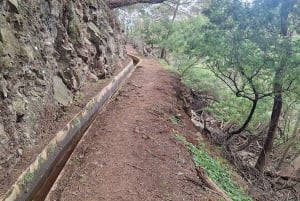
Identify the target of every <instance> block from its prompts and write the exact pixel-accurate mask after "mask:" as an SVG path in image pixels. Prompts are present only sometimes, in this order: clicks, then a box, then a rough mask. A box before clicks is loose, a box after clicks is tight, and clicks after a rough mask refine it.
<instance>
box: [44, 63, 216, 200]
mask: <svg viewBox="0 0 300 201" xmlns="http://www.w3.org/2000/svg"><path fill="white" fill-rule="evenodd" d="M176 84H177V80H176V78H175V76H174V75H172V74H171V73H169V72H167V71H166V70H164V69H163V68H162V67H161V65H160V64H159V63H158V62H157V61H154V60H151V59H143V62H142V64H141V66H140V67H138V68H137V70H136V71H135V72H134V73H133V75H132V77H131V78H130V79H129V81H128V82H127V83H126V84H125V85H124V86H123V87H122V89H121V90H120V91H119V92H118V96H116V97H115V99H114V100H113V101H112V102H110V103H109V104H108V105H107V106H106V108H105V109H104V110H103V111H102V112H101V113H100V114H99V115H98V117H97V119H96V120H95V122H94V123H93V125H92V126H91V128H90V129H89V130H88V131H87V133H86V135H85V137H84V139H83V141H82V142H81V144H80V145H79V146H78V147H77V148H76V151H75V152H74V153H73V155H72V157H71V159H70V160H69V162H68V163H67V165H66V167H65V170H64V171H63V173H62V174H61V179H59V180H58V181H57V183H56V184H55V188H53V190H52V192H51V193H50V194H49V196H48V200H51V201H53V200H64V201H71V200H72V201H75V200H76V201H80V200H85V201H86V200H90V201H94V200H95V201H102V200H105V201H110V200H115V201H125V200H126V201H146V200H147V201H154V200H173V201H184V200H188V201H192V200H199V201H200V200H203V201H205V200H218V198H217V197H216V196H213V195H211V194H210V195H209V194H208V192H206V191H205V190H203V188H202V187H201V186H200V185H198V184H197V183H199V180H198V178H197V176H196V172H195V170H194V165H193V162H192V160H191V156H190V154H189V153H188V151H187V150H186V148H185V147H184V146H183V145H182V144H181V143H180V142H179V141H178V140H177V139H176V137H175V134H174V133H176V132H178V133H182V134H184V135H186V136H187V137H188V139H190V140H195V139H196V138H197V136H196V133H197V130H196V128H195V127H194V126H193V125H192V123H191V122H190V120H189V117H188V116H187V115H186V114H185V113H184V111H183V109H182V106H181V102H180V101H179V100H178V98H177V97H176V91H175V89H174V87H176ZM173 115H176V116H178V117H180V122H179V124H173V123H172V122H171V120H170V118H171V117H172V116H173Z"/></svg>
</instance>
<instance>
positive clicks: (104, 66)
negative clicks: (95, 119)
mask: <svg viewBox="0 0 300 201" xmlns="http://www.w3.org/2000/svg"><path fill="white" fill-rule="evenodd" d="M0 8H1V9H0V22H1V23H0V100H1V101H0V111H1V112H0V114H1V115H0V123H1V125H2V126H3V127H4V128H5V132H4V133H1V134H0V135H1V136H0V141H1V139H4V138H5V139H6V140H8V142H7V143H6V144H5V146H4V145H3V146H2V144H1V143H0V160H2V159H3V161H9V162H5V168H4V165H2V163H0V182H1V181H2V178H3V177H2V175H6V173H7V172H5V171H9V169H13V166H14V165H15V164H16V163H17V161H18V160H19V158H20V153H18V149H23V148H24V146H31V145H32V144H34V143H36V142H35V140H37V139H39V133H36V131H37V129H38V127H39V123H40V122H39V120H40V119H41V118H40V117H41V115H42V114H43V111H44V109H45V108H47V107H54V108H55V109H57V110H59V109H60V107H61V105H64V106H66V105H69V104H70V103H71V102H72V99H73V96H74V95H73V94H75V93H77V92H78V91H79V90H80V89H81V87H82V86H84V85H85V84H87V82H95V81H97V80H98V78H99V77H103V78H106V77H109V76H111V75H112V74H113V73H114V70H115V68H117V67H118V65H117V64H118V63H120V62H119V61H117V60H119V58H120V59H123V58H125V59H126V55H124V54H125V50H124V41H123V36H122V35H121V28H120V26H119V25H118V23H117V20H116V19H115V17H114V15H113V13H112V11H111V10H110V9H109V8H108V7H107V5H106V4H105V2H104V1H103V0H88V1H81V0H73V1H69V0H51V1H49V0H38V1H33V0H31V1H23V0H3V1H1V0H0ZM117 62H118V63H117ZM54 113H55V112H54ZM7 137H8V138H7ZM8 158H10V159H9V160H8ZM0 162H1V161H0ZM3 164H4V163H3ZM6 168H8V169H6Z"/></svg>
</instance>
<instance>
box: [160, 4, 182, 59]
mask: <svg viewBox="0 0 300 201" xmlns="http://www.w3.org/2000/svg"><path fill="white" fill-rule="evenodd" d="M179 6H180V0H178V1H176V7H175V9H174V12H173V17H172V23H171V25H170V27H169V29H168V33H167V36H166V40H165V41H168V39H169V36H170V34H171V29H172V26H173V23H174V20H175V18H176V16H177V12H178V9H179ZM166 57H167V50H166V48H165V45H163V47H162V48H161V52H160V59H166Z"/></svg>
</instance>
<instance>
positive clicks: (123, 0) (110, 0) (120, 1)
mask: <svg viewBox="0 0 300 201" xmlns="http://www.w3.org/2000/svg"><path fill="white" fill-rule="evenodd" d="M164 1H165V0H106V1H105V2H106V4H107V5H108V7H110V8H111V9H113V8H120V7H124V6H130V5H133V4H137V3H151V4H154V3H162V2H164Z"/></svg>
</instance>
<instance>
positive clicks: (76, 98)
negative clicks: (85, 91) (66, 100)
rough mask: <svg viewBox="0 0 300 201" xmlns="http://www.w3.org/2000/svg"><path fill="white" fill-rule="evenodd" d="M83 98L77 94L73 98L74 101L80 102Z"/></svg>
mask: <svg viewBox="0 0 300 201" xmlns="http://www.w3.org/2000/svg"><path fill="white" fill-rule="evenodd" d="M82 98H83V95H82V94H81V93H78V94H77V95H75V96H74V98H73V99H74V101H80V100H81V99H82Z"/></svg>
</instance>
